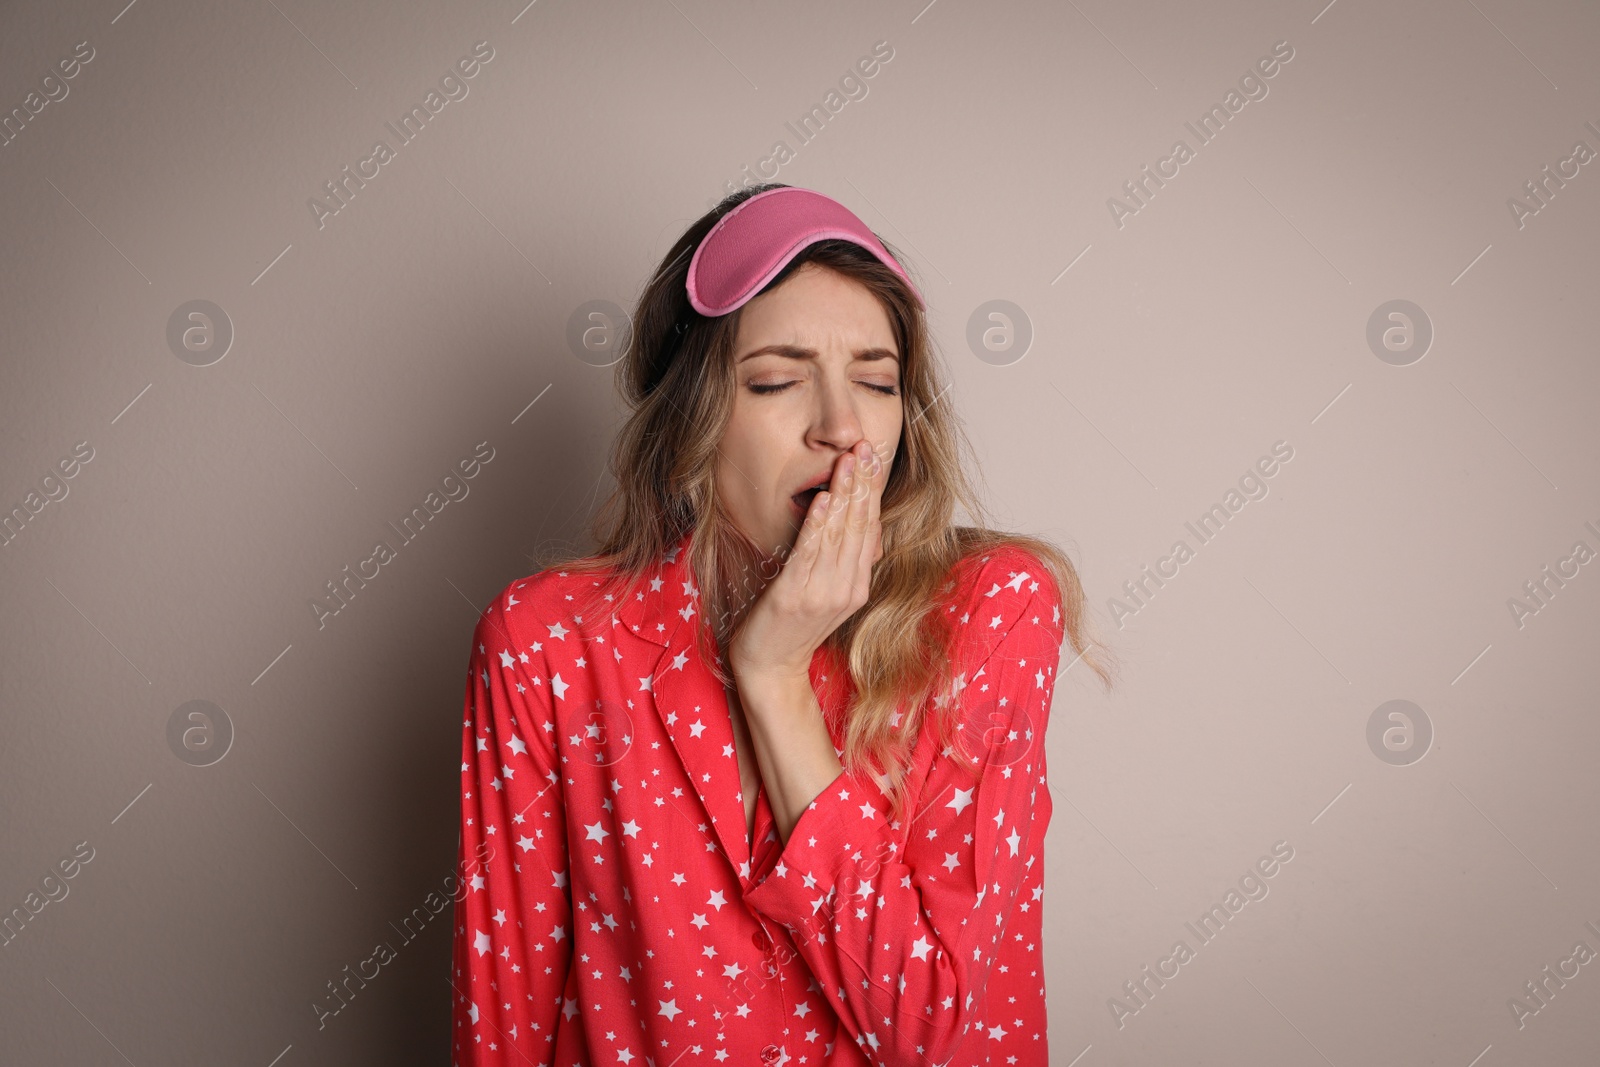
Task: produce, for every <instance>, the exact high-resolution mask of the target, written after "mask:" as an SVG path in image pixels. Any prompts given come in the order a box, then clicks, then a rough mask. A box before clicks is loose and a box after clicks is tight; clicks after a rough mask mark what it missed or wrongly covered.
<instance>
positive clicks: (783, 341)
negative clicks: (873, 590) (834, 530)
mask: <svg viewBox="0 0 1600 1067" xmlns="http://www.w3.org/2000/svg"><path fill="white" fill-rule="evenodd" d="M900 355H901V353H900V352H899V350H898V348H897V346H896V344H895V338H894V330H893V329H892V328H891V326H890V324H889V315H888V313H887V312H886V311H885V310H884V308H883V306H882V305H881V304H879V303H878V300H877V298H876V297H875V296H873V295H872V293H871V292H869V291H868V290H867V288H866V287H865V286H863V285H861V284H860V283H859V282H856V281H854V280H852V279H850V278H847V277H845V276H844V275H842V274H840V273H838V272H837V271H834V270H830V269H828V268H826V267H821V266H818V265H817V264H815V263H805V264H802V265H801V266H800V267H798V268H796V269H795V271H794V273H793V274H791V275H789V277H787V278H785V279H784V280H783V282H782V283H781V284H779V285H778V286H776V287H775V288H773V289H769V290H768V291H767V292H765V293H762V294H761V295H760V296H757V297H756V298H755V299H753V300H751V301H750V302H749V303H748V304H746V305H745V306H744V308H743V312H742V314H741V316H740V319H739V335H738V337H737V339H736V340H735V343H734V361H735V362H734V382H735V391H734V402H733V415H732V417H731V418H730V419H729V421H728V426H727V429H726V430H725V431H724V433H723V436H722V441H721V443H720V446H719V449H718V451H719V452H720V455H719V456H718V459H717V475H716V477H717V492H718V494H719V495H720V497H721V499H722V500H723V502H724V506H725V507H726V508H727V509H728V511H729V512H731V513H732V515H733V518H734V522H735V523H736V524H737V525H738V527H739V528H740V529H741V530H742V531H743V532H744V534H745V535H746V536H747V537H749V538H750V539H751V540H753V541H755V543H756V544H757V545H759V546H760V547H761V549H762V550H763V551H765V552H767V553H769V554H777V553H779V552H787V551H788V550H789V549H791V548H793V547H794V542H795V539H796V537H797V536H798V535H799V532H800V528H801V526H802V525H803V524H804V522H805V513H804V511H803V510H802V509H801V507H800V506H799V505H798V504H796V503H795V501H794V499H793V497H794V494H796V493H798V492H800V491H801V490H803V489H806V488H808V487H810V486H812V485H815V484H816V483H817V482H818V481H819V480H820V479H822V478H825V477H831V476H832V472H833V466H834V463H835V462H836V461H837V460H838V458H839V457H840V456H841V455H842V454H844V453H845V452H847V451H849V450H850V449H851V448H852V447H853V446H854V445H855V444H856V443H857V442H858V441H861V440H862V439H863V438H864V439H866V441H867V442H868V443H869V444H870V445H871V446H872V447H873V448H874V449H875V450H876V451H877V453H878V455H879V456H880V457H882V458H883V460H884V462H885V464H886V465H887V466H888V467H889V469H890V470H892V469H893V456H894V452H895V450H896V449H897V448H898V447H899V442H900V427H901V423H902V418H903V408H902V404H901V400H902V398H901V396H900V362H899V359H900ZM805 499H806V500H807V502H809V500H810V498H809V497H807V498H805ZM880 555H881V550H880Z"/></svg>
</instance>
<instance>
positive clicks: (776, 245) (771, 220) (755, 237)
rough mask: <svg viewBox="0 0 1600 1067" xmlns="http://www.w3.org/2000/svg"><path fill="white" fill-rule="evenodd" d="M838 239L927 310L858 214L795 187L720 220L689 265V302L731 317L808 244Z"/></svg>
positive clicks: (765, 195)
mask: <svg viewBox="0 0 1600 1067" xmlns="http://www.w3.org/2000/svg"><path fill="white" fill-rule="evenodd" d="M835 238H836V239H839V240H844V241H849V242H851V243H852V244H857V245H860V246H861V247H862V248H865V249H866V250H867V251H869V252H871V253H872V254H873V255H874V256H877V257H878V259H880V260H882V261H883V263H884V264H885V265H887V266H888V267H889V268H891V269H892V270H893V271H894V272H895V273H896V274H898V275H900V277H902V278H904V279H905V283H906V285H907V286H909V287H910V289H911V292H912V294H913V295H914V296H916V298H917V303H919V304H921V305H922V306H923V307H926V306H927V304H926V302H925V301H924V300H923V299H922V294H921V293H920V292H918V291H917V287H916V285H915V284H914V283H913V282H912V281H911V276H910V275H909V274H907V273H906V271H905V268H904V267H902V266H900V264H899V263H897V262H896V261H895V258H894V257H893V256H891V255H890V254H889V251H888V250H887V249H886V248H884V247H883V244H882V243H881V242H880V241H879V240H878V239H877V238H876V237H874V236H873V235H872V231H871V230H870V229H868V228H867V224H866V223H864V222H862V221H861V220H860V219H859V218H857V217H856V215H855V213H854V212H852V211H851V210H850V209H849V208H847V207H845V206H844V205H843V204H841V203H839V202H838V201H837V200H834V199H833V198H832V197H828V196H824V195H822V194H821V193H818V192H814V191H812V190H810V189H801V188H797V187H795V186H784V187H783V188H781V189H769V190H767V191H766V192H764V193H757V194H756V195H755V196H752V197H750V198H749V199H748V200H745V201H743V202H741V203H740V204H739V206H738V207H736V208H734V209H733V210H732V211H730V212H728V213H727V214H726V215H724V216H722V218H720V219H718V220H717V224H716V225H715V226H713V227H711V230H710V231H709V232H708V233H707V234H706V235H705V238H704V239H703V240H701V242H700V246H699V247H698V248H696V249H695V250H694V258H693V259H691V260H690V261H689V277H688V281H687V282H686V285H687V287H688V290H689V303H690V304H691V305H693V306H694V309H695V310H696V311H698V312H699V313H700V314H702V315H709V316H712V317H716V316H719V315H726V314H728V313H729V312H730V311H734V310H735V309H737V308H740V307H743V306H744V305H745V304H746V303H747V302H748V301H749V300H750V299H751V298H753V297H754V296H755V295H756V294H757V293H759V292H761V289H762V287H763V286H765V285H766V284H767V283H768V282H770V281H772V279H773V278H776V277H777V276H778V274H779V272H781V271H782V270H783V268H784V267H786V266H788V265H789V262H790V261H791V260H793V259H794V257H795V256H797V255H799V254H800V252H801V251H802V250H803V249H805V248H806V247H807V246H808V245H813V244H815V243H817V242H818V241H826V240H830V239H835Z"/></svg>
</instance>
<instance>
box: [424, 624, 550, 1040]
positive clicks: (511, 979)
mask: <svg viewBox="0 0 1600 1067" xmlns="http://www.w3.org/2000/svg"><path fill="white" fill-rule="evenodd" d="M513 603H514V601H513ZM514 632H515V630H514V629H513V624H512V622H511V620H510V618H509V617H508V615H507V612H506V599H505V594H502V595H501V596H500V597H498V598H496V600H495V602H494V603H493V604H491V605H490V606H489V607H488V608H486V609H485V610H484V612H483V614H482V615H481V616H480V617H479V619H478V625H477V629H476V631H475V632H474V634H473V639H472V651H471V655H470V657H469V674H468V677H467V686H466V699H465V714H464V721H463V723H462V738H461V843H460V850H459V854H458V861H459V869H458V871H457V877H458V878H459V879H460V885H459V887H458V889H457V892H456V905H455V934H454V942H453V966H452V973H451V985H452V986H453V988H454V994H453V997H452V1003H453V1005H454V1010H453V1011H452V1013H451V1022H452V1026H451V1032H452V1038H451V1043H452V1047H453V1055H452V1058H451V1062H452V1064H454V1065H455V1067H473V1065H488V1064H494V1065H511V1064H516V1065H518V1067H536V1065H541V1064H549V1063H550V1062H551V1061H552V1060H553V1059H554V1051H555V1037H556V1030H557V1027H559V1026H560V1025H561V1023H562V1021H563V1016H562V1014H561V1009H562V1007H563V1004H562V993H563V990H564V989H565V986H566V981H567V971H568V963H569V960H570V956H571V946H572V938H571V933H572V922H571V906H572V902H571V890H570V888H569V887H568V884H567V872H568V868H567V842H566V834H565V830H564V827H565V825H566V813H565V811H564V805H563V798H562V791H561V784H560V783H561V780H560V775H559V773H558V772H559V770H560V761H559V760H558V758H557V754H556V748H555V744H556V741H555V733H556V724H555V720H554V715H553V713H552V710H551V698H550V690H549V685H548V680H547V678H545V677H543V676H542V674H543V671H542V666H543V657H542V656H540V655H539V654H538V653H530V651H529V648H531V647H536V646H524V647H522V648H521V649H520V650H519V647H518V645H517V642H516V641H515V640H513V637H512V635H513V633H514Z"/></svg>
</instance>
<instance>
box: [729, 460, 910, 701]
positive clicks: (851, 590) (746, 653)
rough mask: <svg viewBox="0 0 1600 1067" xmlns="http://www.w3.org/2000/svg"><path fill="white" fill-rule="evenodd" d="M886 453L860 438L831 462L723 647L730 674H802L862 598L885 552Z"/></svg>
mask: <svg viewBox="0 0 1600 1067" xmlns="http://www.w3.org/2000/svg"><path fill="white" fill-rule="evenodd" d="M890 458H891V456H890V453H889V450H888V444H887V442H885V443H884V444H883V445H881V446H877V447H874V446H872V445H870V444H868V442H866V441H860V442H857V444H856V446H855V447H854V448H852V449H851V450H850V451H848V452H845V453H843V454H842V455H840V456H839V458H838V459H837V460H836V461H835V462H834V466H833V478H832V480H831V481H830V482H829V483H828V488H827V490H826V491H824V492H821V493H818V494H817V497H816V499H815V500H813V501H812V502H811V509H810V511H808V512H807V513H806V519H805V524H804V525H803V526H802V527H801V529H800V534H799V536H798V537H797V538H796V539H795V544H794V549H793V550H792V551H791V553H790V555H789V558H788V560H786V561H785V563H784V565H783V569H782V570H780V571H779V572H778V575H777V577H776V578H774V579H773V580H772V581H771V582H770V583H769V584H768V585H767V587H766V588H765V589H763V590H762V592H761V595H760V596H759V597H757V599H756V602H755V603H754V604H753V605H752V606H751V608H750V614H749V618H748V620H747V621H746V622H745V624H744V627H743V628H742V629H741V630H740V631H739V634H738V636H737V637H736V638H735V639H734V641H733V643H732V646H731V647H730V648H729V650H728V659H729V669H730V670H731V671H732V672H733V674H734V677H735V679H736V680H740V681H745V680H753V679H763V680H765V679H775V680H786V679H795V678H801V679H804V678H807V677H808V673H809V670H810V667H811V657H812V654H813V653H814V652H816V650H817V648H818V646H820V645H821V644H822V642H823V641H824V640H826V639H827V637H828V635H829V634H831V633H833V631H834V630H836V629H838V628H839V625H840V624H841V623H843V622H844V621H845V620H846V619H848V618H849V617H850V616H851V615H853V614H855V612H856V611H858V610H860V608H861V607H862V606H863V605H864V604H866V602H867V593H868V590H869V589H870V588H871V581H872V567H873V564H875V563H877V562H878V560H879V559H880V558H881V557H882V556H883V528H882V525H881V523H880V522H879V513H880V509H881V506H882V500H883V487H884V485H885V484H886V483H887V482H888V480H889V461H890Z"/></svg>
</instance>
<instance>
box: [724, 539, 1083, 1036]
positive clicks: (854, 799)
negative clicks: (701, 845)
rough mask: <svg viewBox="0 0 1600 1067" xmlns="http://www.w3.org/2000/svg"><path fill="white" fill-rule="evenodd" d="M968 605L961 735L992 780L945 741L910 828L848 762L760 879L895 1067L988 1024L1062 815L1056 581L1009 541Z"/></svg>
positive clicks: (819, 974)
mask: <svg viewBox="0 0 1600 1067" xmlns="http://www.w3.org/2000/svg"><path fill="white" fill-rule="evenodd" d="M955 610H956V613H957V615H958V623H957V628H958V631H959V633H960V637H959V639H958V641H957V648H958V649H959V650H960V652H959V655H960V657H961V659H960V662H959V663H958V665H957V668H956V671H957V672H958V681H957V684H958V685H960V684H961V678H963V677H964V679H965V687H964V688H961V689H960V690H959V693H958V696H957V699H958V701H959V704H960V709H961V710H960V719H959V720H958V723H959V725H960V730H959V733H958V738H957V739H958V742H959V743H960V744H961V745H962V747H963V749H964V750H965V751H966V753H967V754H968V756H969V757H971V760H972V762H974V763H976V764H977V765H978V767H979V768H980V769H981V770H982V772H983V773H982V776H981V779H979V778H975V777H974V775H973V774H972V773H971V772H969V771H967V770H966V769H964V768H962V767H961V766H960V765H958V764H957V763H956V762H955V760H954V759H953V758H952V757H951V755H950V749H949V748H945V749H943V750H942V751H941V752H940V753H939V754H937V755H935V756H934V757H933V761H932V763H931V765H930V767H929V771H928V775H927V778H926V780H925V782H924V784H923V787H922V789H921V790H920V794H919V795H918V796H917V797H916V798H915V800H914V801H913V803H912V804H911V805H910V807H909V808H908V813H907V816H906V817H907V819H908V820H909V823H910V825H909V828H907V829H904V830H901V829H899V827H898V824H896V825H895V826H891V825H890V824H889V823H888V821H887V818H886V812H887V810H888V801H887V800H886V799H885V797H884V794H883V792H882V791H881V790H880V788H879V787H878V785H877V783H876V779H875V777H874V776H872V775H857V774H852V773H851V772H850V771H849V770H846V771H844V772H842V773H841V774H840V775H839V776H838V777H837V778H835V779H834V781H833V782H832V783H831V784H830V785H828V786H827V787H826V788H825V789H823V791H822V792H821V793H820V794H818V796H817V797H816V799H815V800H813V801H812V803H811V805H810V807H808V808H807V809H806V810H805V811H803V812H802V813H801V816H800V819H799V821H798V822H797V823H796V824H795V827H794V830H793V832H792V833H791V834H790V835H789V838H788V840H787V842H786V843H785V845H784V849H783V853H782V855H781V856H780V857H779V858H778V860H777V863H776V864H775V865H774V866H773V867H772V868H771V870H770V871H768V872H767V874H766V876H765V877H764V878H763V879H762V880H761V881H759V882H758V883H757V884H755V885H754V886H752V887H751V888H750V889H748V890H747V891H746V893H745V902H746V903H747V905H748V906H750V907H751V908H753V909H755V910H756V911H759V912H761V913H762V914H764V915H765V916H767V917H768V918H770V919H772V920H775V921H776V922H778V923H781V924H783V925H784V926H785V927H786V928H787V929H788V930H789V931H790V933H791V935H792V938H793V940H794V942H795V946H796V949H797V950H798V951H799V953H800V955H801V956H802V957H803V958H804V960H805V962H806V964H807V965H808V967H809V969H810V971H811V973H812V974H813V975H814V976H815V978H816V979H817V982H818V984H819V985H820V986H821V987H822V994H823V995H824V996H826V997H827V999H828V1001H829V1003H830V1004H831V1005H832V1007H833V1009H834V1011H835V1013H836V1014H837V1015H838V1016H839V1019H840V1020H841V1022H842V1024H843V1026H844V1028H845V1029H846V1030H847V1031H848V1032H849V1034H850V1036H851V1037H852V1038H853V1039H854V1040H855V1041H856V1042H857V1044H858V1045H859V1046H860V1047H861V1049H862V1051H863V1052H864V1053H865V1054H866V1055H867V1057H868V1058H869V1059H870V1060H871V1061H872V1062H873V1063H876V1064H883V1065H886V1067H902V1065H911V1064H918V1065H922V1064H933V1065H939V1064H944V1063H947V1062H949V1060H950V1059H951V1058H952V1057H953V1056H954V1055H955V1053H956V1051H957V1049H958V1048H959V1047H970V1045H971V1044H973V1043H976V1041H977V1040H978V1039H979V1038H980V1037H982V1036H983V1034H982V1033H981V1030H980V1029H979V1028H978V1027H977V1026H976V1025H975V1022H976V1021H977V1020H979V1019H981V1018H982V1017H983V1016H982V1014H981V1013H982V1010H983V1007H984V991H985V983H986V980H987V979H988V977H989V970H990V965H991V963H992V961H993V959H994V957H995V955H996V954H997V953H998V952H999V950H1000V943H1001V942H1000V938H1001V936H1002V934H1003V932H1004V927H1005V922H1006V919H1007V917H1008V916H1009V915H1010V914H1011V913H1012V908H1013V904H1014V903H1015V900H1016V895H1017V891H1018V888H1019V887H1020V886H1021V885H1022V882H1023V875H1024V874H1025V873H1026V872H1027V870H1028V867H1029V866H1030V865H1031V864H1032V863H1033V856H1034V852H1035V851H1036V850H1037V849H1038V848H1040V847H1042V839H1043V835H1044V830H1045V824H1046V823H1048V821H1049V810H1050V808H1049V803H1048V801H1049V797H1048V785H1047V784H1046V781H1045V761H1044V734H1045V724H1046V720H1047V718H1048V715H1049V710H1050V701H1051V695H1052V692H1053V690H1054V683H1055V671H1056V668H1057V666H1058V664H1059V660H1060V650H1061V643H1062V639H1063V627H1062V624H1061V616H1060V604H1059V600H1058V599H1057V594H1056V592H1055V589H1054V584H1053V580H1052V579H1051V578H1050V576H1049V574H1048V572H1047V571H1045V569H1044V567H1043V566H1042V565H1041V564H1040V563H1039V562H1038V560H1037V559H1036V558H1035V557H1034V556H1033V554H1032V553H1027V552H1023V551H1021V550H1018V549H1014V548H1011V547H1009V546H1007V547H1006V548H1003V549H1000V550H997V551H996V552H994V553H992V554H991V555H990V556H989V558H988V559H987V561H985V562H983V563H982V565H981V569H980V571H979V574H978V578H977V581H976V582H975V584H974V585H973V586H972V588H971V592H970V594H968V595H967V598H966V602H965V603H964V604H962V603H958V604H956V608H955ZM962 614H965V616H966V618H965V619H964V620H961V619H960V616H961V615H962ZM926 728H928V729H932V726H931V724H929V725H928V726H927V727H926ZM1040 790H1042V791H1045V794H1046V795H1045V796H1044V797H1042V798H1041V797H1037V796H1036V791H1040ZM1036 801H1037V807H1038V809H1039V810H1040V811H1042V812H1043V814H1042V815H1041V817H1040V818H1039V819H1038V820H1037V824H1036V823H1035V819H1034V811H1035V808H1036ZM902 834H903V835H905V844H904V849H903V850H900V849H897V847H896V846H897V843H898V839H899V837H900V836H901V835H902ZM969 1030H971V1031H974V1033H972V1034H969V1033H968V1032H969Z"/></svg>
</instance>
